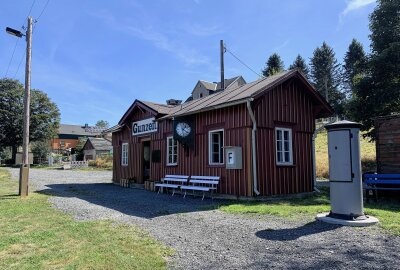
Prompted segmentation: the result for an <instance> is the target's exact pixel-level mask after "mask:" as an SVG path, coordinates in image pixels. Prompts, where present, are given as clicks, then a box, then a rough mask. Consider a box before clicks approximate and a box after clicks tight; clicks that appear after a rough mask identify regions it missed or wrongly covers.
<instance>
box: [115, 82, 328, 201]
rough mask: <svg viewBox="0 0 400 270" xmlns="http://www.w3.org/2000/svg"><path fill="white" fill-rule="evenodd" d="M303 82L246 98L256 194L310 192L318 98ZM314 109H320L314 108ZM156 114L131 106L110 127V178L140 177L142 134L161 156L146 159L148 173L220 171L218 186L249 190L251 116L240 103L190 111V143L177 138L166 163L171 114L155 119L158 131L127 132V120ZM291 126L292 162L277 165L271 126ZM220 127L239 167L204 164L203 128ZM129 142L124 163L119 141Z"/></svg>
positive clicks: (155, 175) (205, 136)
mask: <svg viewBox="0 0 400 270" xmlns="http://www.w3.org/2000/svg"><path fill="white" fill-rule="evenodd" d="M303 87H304V88H305V87H306V86H305V84H304V83H302V82H301V81H300V80H299V79H298V78H292V79H290V80H288V81H286V82H284V83H282V84H280V85H278V86H276V87H274V88H273V89H271V90H269V91H266V92H265V93H264V94H262V95H260V96H256V97H255V99H254V100H253V101H252V107H253V110H254V114H255V118H256V122H257V131H256V148H257V150H256V151H257V178H258V188H259V191H260V193H261V194H260V195H262V196H271V195H282V194H289V193H300V192H310V191H312V189H313V177H312V176H313V172H312V145H311V140H312V135H313V132H314V130H315V118H316V114H317V111H318V110H317V109H316V108H318V106H321V105H320V104H318V101H316V100H315V99H313V98H312V97H310V94H309V90H308V91H306V90H305V89H303ZM319 110H320V109H319ZM150 117H157V115H154V112H150V111H145V110H143V109H140V108H136V109H134V111H132V113H131V115H130V116H129V117H127V118H126V119H127V120H126V121H125V123H126V124H125V126H124V127H123V128H122V129H121V130H120V131H117V132H114V133H113V137H112V138H113V146H114V169H113V181H114V182H115V183H117V184H120V183H121V179H130V178H136V179H137V183H143V175H142V174H143V172H142V171H143V169H142V167H143V162H142V160H141V157H142V156H143V154H142V144H141V142H142V141H143V140H150V151H151V152H152V151H153V150H160V152H161V161H160V162H158V163H154V162H152V163H151V166H150V179H153V180H159V179H161V178H162V177H164V176H165V175H166V174H182V175H210V176H220V177H221V181H220V185H219V187H218V192H219V193H222V194H230V195H235V196H254V191H253V182H252V160H251V159H252V158H251V153H252V152H251V131H252V121H251V119H250V116H249V114H248V111H247V107H246V104H244V103H242V104H239V105H234V106H230V107H226V108H220V109H213V110H210V111H206V112H200V113H197V114H195V115H194V117H195V126H196V128H195V148H194V149H191V150H189V151H187V150H185V149H184V148H183V147H182V146H181V145H180V144H179V143H178V162H177V165H176V166H167V164H166V160H167V152H166V151H167V149H166V143H167V142H166V138H167V137H168V136H172V134H173V130H172V129H173V121H172V120H171V119H164V120H159V122H158V131H157V132H155V133H151V134H148V135H146V136H143V137H137V136H132V134H131V130H130V129H131V125H132V122H134V121H138V120H142V119H146V118H150ZM276 127H289V128H291V129H292V142H293V146H292V147H293V162H294V163H293V165H291V166H277V165H276V152H275V147H276V143H275V128H276ZM221 128H223V129H224V145H225V146H241V147H242V153H243V169H241V170H227V169H225V164H224V165H222V166H212V165H209V164H208V163H209V145H208V136H209V135H208V132H209V131H210V130H215V129H221ZM124 142H128V143H129V160H128V164H129V165H128V166H121V165H120V164H121V145H122V143H124Z"/></svg>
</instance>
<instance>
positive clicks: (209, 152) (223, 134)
mask: <svg viewBox="0 0 400 270" xmlns="http://www.w3.org/2000/svg"><path fill="white" fill-rule="evenodd" d="M221 131H222V146H221V147H222V154H221V160H222V162H213V160H212V156H213V142H212V134H213V133H217V132H221ZM224 136H225V131H224V129H215V130H210V131H209V132H208V164H209V165H223V164H224V162H225V160H224V144H225V138H224Z"/></svg>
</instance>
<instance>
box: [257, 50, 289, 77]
mask: <svg viewBox="0 0 400 270" xmlns="http://www.w3.org/2000/svg"><path fill="white" fill-rule="evenodd" d="M284 69H285V66H284V64H283V61H282V60H281V57H280V56H279V55H278V54H277V53H274V54H272V55H271V56H270V57H269V58H268V61H267V63H266V64H265V68H264V69H263V70H262V74H263V75H264V76H265V77H268V76H272V75H275V74H277V73H279V72H281V71H283V70H284Z"/></svg>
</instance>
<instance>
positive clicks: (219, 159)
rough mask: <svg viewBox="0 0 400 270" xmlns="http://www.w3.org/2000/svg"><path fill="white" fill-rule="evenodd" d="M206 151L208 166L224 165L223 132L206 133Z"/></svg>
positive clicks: (221, 130)
mask: <svg viewBox="0 0 400 270" xmlns="http://www.w3.org/2000/svg"><path fill="white" fill-rule="evenodd" d="M208 146H209V147H208V151H209V163H210V165H218V164H224V130H223V129H220V130H213V131H210V132H209V133H208Z"/></svg>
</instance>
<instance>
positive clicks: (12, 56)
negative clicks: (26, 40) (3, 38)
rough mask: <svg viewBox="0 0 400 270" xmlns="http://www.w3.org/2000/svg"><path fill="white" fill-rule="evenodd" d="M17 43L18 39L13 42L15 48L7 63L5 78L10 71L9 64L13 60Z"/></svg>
mask: <svg viewBox="0 0 400 270" xmlns="http://www.w3.org/2000/svg"><path fill="white" fill-rule="evenodd" d="M18 42H19V38H17V40H16V41H15V46H14V49H13V52H12V54H11V58H10V62H8V66H7V71H6V75H4V77H7V75H8V70H9V69H10V66H11V62H12V60H13V58H14V54H15V49H16V48H17V45H18Z"/></svg>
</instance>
